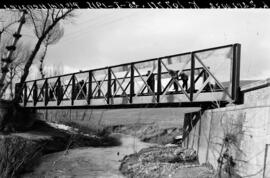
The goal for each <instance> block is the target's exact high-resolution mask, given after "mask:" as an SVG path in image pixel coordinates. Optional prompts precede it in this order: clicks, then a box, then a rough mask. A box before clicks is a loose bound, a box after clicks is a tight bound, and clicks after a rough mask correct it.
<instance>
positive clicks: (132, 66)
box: [129, 63, 134, 104]
mask: <svg viewBox="0 0 270 178" xmlns="http://www.w3.org/2000/svg"><path fill="white" fill-rule="evenodd" d="M133 96H134V64H133V63H132V64H131V65H130V96H129V103H130V104H132V103H133Z"/></svg>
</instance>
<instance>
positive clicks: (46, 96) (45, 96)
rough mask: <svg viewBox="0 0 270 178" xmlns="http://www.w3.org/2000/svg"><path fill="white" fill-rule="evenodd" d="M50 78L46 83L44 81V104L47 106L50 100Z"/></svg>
mask: <svg viewBox="0 0 270 178" xmlns="http://www.w3.org/2000/svg"><path fill="white" fill-rule="evenodd" d="M48 92H49V90H48V79H45V83H44V105H45V106H47V104H48V101H49V97H48Z"/></svg>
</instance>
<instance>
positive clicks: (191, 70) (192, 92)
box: [189, 53, 195, 102]
mask: <svg viewBox="0 0 270 178" xmlns="http://www.w3.org/2000/svg"><path fill="white" fill-rule="evenodd" d="M194 68H195V57H194V53H191V67H190V91H189V92H190V95H189V97H190V101H191V102H192V101H193V94H194V89H195V85H194V74H195V73H194Z"/></svg>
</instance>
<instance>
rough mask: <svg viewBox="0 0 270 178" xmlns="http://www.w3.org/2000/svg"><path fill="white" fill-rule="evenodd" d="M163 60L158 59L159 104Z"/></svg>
mask: <svg viewBox="0 0 270 178" xmlns="http://www.w3.org/2000/svg"><path fill="white" fill-rule="evenodd" d="M161 72H162V71H161V59H158V72H157V102H158V103H159V102H160V95H162V91H161Z"/></svg>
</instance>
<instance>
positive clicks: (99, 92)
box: [97, 81, 101, 98]
mask: <svg viewBox="0 0 270 178" xmlns="http://www.w3.org/2000/svg"><path fill="white" fill-rule="evenodd" d="M100 84H101V82H100V81H98V86H100ZM100 87H101V86H100ZM97 90H98V98H99V97H100V96H101V89H100V88H99V87H98V88H97Z"/></svg>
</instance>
